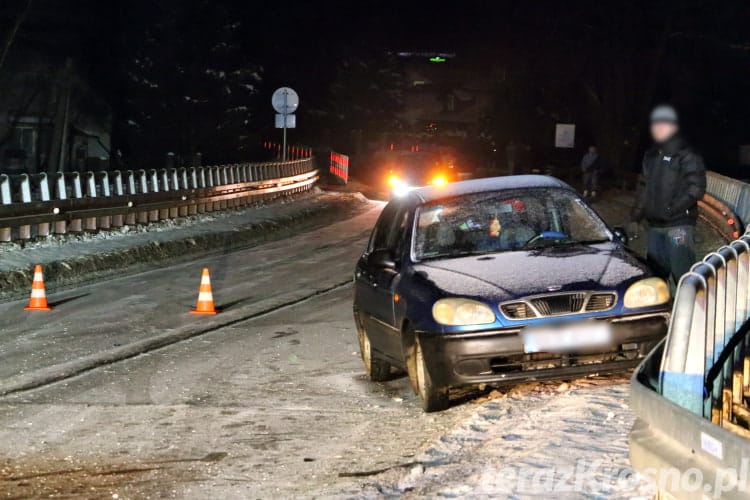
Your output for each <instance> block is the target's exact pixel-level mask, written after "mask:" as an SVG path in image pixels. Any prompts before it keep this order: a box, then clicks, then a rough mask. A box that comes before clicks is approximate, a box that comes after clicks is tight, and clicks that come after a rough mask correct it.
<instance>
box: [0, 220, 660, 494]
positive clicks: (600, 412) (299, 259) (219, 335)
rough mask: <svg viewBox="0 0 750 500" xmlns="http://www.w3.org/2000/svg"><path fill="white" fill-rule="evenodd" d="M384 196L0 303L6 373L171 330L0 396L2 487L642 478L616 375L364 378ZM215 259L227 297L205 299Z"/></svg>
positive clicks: (609, 485)
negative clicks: (160, 262)
mask: <svg viewBox="0 0 750 500" xmlns="http://www.w3.org/2000/svg"><path fill="white" fill-rule="evenodd" d="M379 210H380V205H375V206H372V207H371V208H370V209H369V210H367V211H365V212H363V213H361V214H359V215H357V216H356V217H354V218H352V219H350V220H348V221H344V222H340V223H336V224H334V225H331V226H328V227H325V228H323V229H318V230H315V231H312V232H309V233H302V234H300V235H298V236H296V237H293V238H289V239H286V240H283V241H279V242H274V243H268V244H265V245H262V246H259V247H256V248H253V249H246V250H239V251H233V252H231V253H227V254H220V255H214V256H212V257H207V258H204V259H199V260H197V261H195V262H191V263H189V264H179V265H176V266H173V267H169V268H164V269H161V270H158V271H151V272H147V273H142V274H138V275H135V276H131V277H123V278H120V279H115V280H110V281H108V282H105V283H101V284H98V285H91V286H86V287H82V288H80V289H78V290H70V291H67V292H65V294H61V295H59V296H56V297H54V299H53V300H54V301H55V302H56V303H57V307H56V309H55V311H53V312H52V313H46V315H45V314H34V315H32V314H26V313H19V312H18V311H19V309H20V307H21V306H22V304H21V303H19V302H15V303H9V304H3V305H0V332H2V333H0V335H1V336H2V346H3V351H2V353H1V354H2V359H3V363H2V364H0V378H3V379H8V378H13V377H19V376H21V377H30V376H31V374H34V373H38V371H39V370H40V369H41V368H44V367H49V366H62V365H64V363H66V362H68V361H69V360H71V359H77V358H81V357H84V358H85V357H92V356H96V355H97V353H98V352H102V351H112V349H115V350H116V349H118V348H120V347H123V346H125V345H127V344H128V343H132V342H138V341H143V340H144V339H148V338H149V337H153V336H154V335H162V334H165V333H167V334H172V335H173V336H172V337H170V338H172V339H173V340H179V341H176V342H174V343H171V344H168V345H164V346H162V347H161V348H158V349H155V350H151V351H150V352H148V353H145V354H141V355H138V356H135V357H131V358H128V359H123V360H119V361H115V362H112V361H113V360H109V361H107V360H104V361H102V362H101V363H100V364H99V366H98V367H96V368H92V369H87V370H86V371H83V372H82V373H79V374H77V375H76V376H73V377H70V378H65V379H63V380H61V381H58V382H56V383H50V384H46V385H42V386H41V387H39V388H37V389H34V390H31V391H22V392H17V393H14V394H11V395H9V396H6V397H4V398H2V399H0V498H2V497H3V496H5V497H13V498H17V497H20V498H24V497H35V496H48V495H53V496H54V495H60V496H65V495H68V496H76V497H80V496H88V497H91V498H99V497H102V498H136V497H137V498H143V497H164V496H166V497H179V498H183V497H188V498H209V497H214V498H261V497H262V498H268V497H277V498H282V497H306V496H334V497H359V496H365V497H380V496H384V495H385V496H390V495H393V496H400V495H405V496H421V495H426V496H430V497H434V496H448V497H455V496H470V497H471V496H473V497H487V496H500V497H505V496H510V497H517V498H525V497H528V496H548V494H545V493H544V492H545V491H547V483H546V482H545V481H547V479H548V478H547V477H546V476H543V475H540V474H536V475H535V472H538V471H545V474H546V472H547V471H552V474H553V478H554V479H556V480H557V481H556V482H559V480H561V479H565V476H566V475H567V471H568V470H569V469H570V468H571V467H572V468H576V467H584V468H586V470H587V471H589V468H591V467H592V466H593V469H595V470H594V471H593V472H590V471H589V472H588V474H587V475H586V476H584V477H583V479H580V481H582V483H581V486H580V488H578V485H576V484H572V485H571V486H570V488H572V489H571V491H570V492H567V493H562V494H561V495H556V497H562V498H564V497H569V498H579V497H580V496H581V495H587V496H590V497H593V498H599V497H601V498H604V497H613V496H614V497H621V498H630V497H632V496H636V495H638V494H643V493H644V492H645V493H648V489H647V488H645V487H644V486H643V485H642V484H640V483H636V482H634V481H632V480H630V479H629V476H628V474H627V472H628V471H629V469H628V462H627V445H626V434H627V432H628V430H629V427H630V424H631V420H632V416H631V414H630V412H629V410H628V408H627V385H626V379H624V378H622V377H620V378H608V379H596V380H585V381H577V382H573V383H570V384H559V383H548V384H537V385H530V386H524V387H520V388H518V389H516V390H514V391H511V393H509V394H507V395H502V396H500V395H498V394H497V393H494V394H493V396H492V397H486V396H483V395H482V394H473V395H472V394H469V395H467V397H466V398H464V399H465V400H464V402H463V404H459V405H457V406H454V407H453V408H452V409H450V410H448V411H446V412H443V413H440V414H430V415H425V414H423V413H422V411H421V410H420V409H419V405H418V403H417V401H416V400H415V397H414V396H413V395H412V393H411V390H410V389H409V388H408V387H407V385H408V384H407V382H406V380H404V379H403V378H401V379H396V380H393V381H391V382H388V383H384V384H371V383H368V382H366V381H365V380H364V379H363V373H362V366H361V362H360V360H359V357H358V353H357V346H356V335H355V332H354V329H353V325H352V320H351V302H350V296H351V289H350V286H349V284H348V282H349V280H350V278H351V273H352V266H353V262H354V261H355V259H356V257H357V255H358V254H359V252H360V251H361V248H362V246H363V244H364V241H365V239H366V237H367V234H368V232H369V229H370V227H371V226H372V224H373V222H374V220H375V218H376V216H377V214H378V212H379ZM204 266H208V267H209V268H210V269H211V270H212V277H213V282H214V292H215V295H216V298H217V302H218V304H219V305H220V306H222V307H223V308H224V309H225V311H224V312H223V313H222V314H220V315H218V316H215V317H198V318H196V317H192V316H189V315H187V314H186V312H187V310H189V309H190V308H191V307H192V306H193V304H194V300H195V296H196V293H197V284H198V278H199V276H200V269H201V268H202V267H204ZM477 396H480V399H478V400H475V399H474V398H475V397H477ZM482 397H484V399H482ZM587 467H588V468H587ZM528 474H531V475H530V476H528V477H527V475H528ZM115 495H116V496H115Z"/></svg>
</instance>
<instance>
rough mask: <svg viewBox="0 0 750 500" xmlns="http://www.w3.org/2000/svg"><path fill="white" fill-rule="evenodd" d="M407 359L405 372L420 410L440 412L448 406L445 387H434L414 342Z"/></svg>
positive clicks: (416, 342)
mask: <svg viewBox="0 0 750 500" xmlns="http://www.w3.org/2000/svg"><path fill="white" fill-rule="evenodd" d="M410 350H411V352H410V355H409V356H408V358H407V371H408V373H409V381H410V382H411V386H412V389H414V392H415V393H416V394H417V395H418V396H419V398H420V399H421V400H422V409H423V410H424V411H426V412H428V413H429V412H433V411H442V410H445V409H447V408H448V406H450V398H449V394H448V388H447V387H435V386H434V385H433V383H432V378H431V377H430V372H429V371H428V370H427V364H426V363H425V360H424V355H423V353H422V347H421V346H420V345H419V342H418V341H416V340H415V342H414V344H413V346H412V347H411V349H410Z"/></svg>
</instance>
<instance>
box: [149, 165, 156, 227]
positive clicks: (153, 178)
mask: <svg viewBox="0 0 750 500" xmlns="http://www.w3.org/2000/svg"><path fill="white" fill-rule="evenodd" d="M148 178H149V185H150V186H151V192H152V193H158V192H159V175H158V173H157V172H156V170H154V169H151V170H149V171H148ZM148 221H149V222H158V221H159V210H149V212H148Z"/></svg>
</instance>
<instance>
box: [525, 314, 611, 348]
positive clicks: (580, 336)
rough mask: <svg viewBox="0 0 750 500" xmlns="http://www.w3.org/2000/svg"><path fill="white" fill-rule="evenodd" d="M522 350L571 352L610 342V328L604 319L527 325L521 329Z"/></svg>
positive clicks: (607, 344)
mask: <svg viewBox="0 0 750 500" xmlns="http://www.w3.org/2000/svg"><path fill="white" fill-rule="evenodd" d="M521 340H522V341H523V350H524V352H527V353H531V352H555V353H557V352H563V353H564V352H571V351H576V350H586V349H591V348H595V347H606V346H609V345H611V344H612V328H611V326H610V324H609V323H607V322H606V321H583V322H571V323H559V324H556V325H552V326H551V325H540V326H535V325H532V326H527V327H526V328H524V329H523V330H522V331H521Z"/></svg>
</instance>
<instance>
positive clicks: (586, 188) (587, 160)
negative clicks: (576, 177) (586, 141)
mask: <svg viewBox="0 0 750 500" xmlns="http://www.w3.org/2000/svg"><path fill="white" fill-rule="evenodd" d="M599 170H601V159H600V158H599V152H598V151H597V150H596V147H595V146H589V149H588V151H586V154H585V155H583V159H582V160H581V171H582V172H583V197H584V198H588V197H589V196H590V197H591V198H596V190H597V187H598V185H599Z"/></svg>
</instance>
